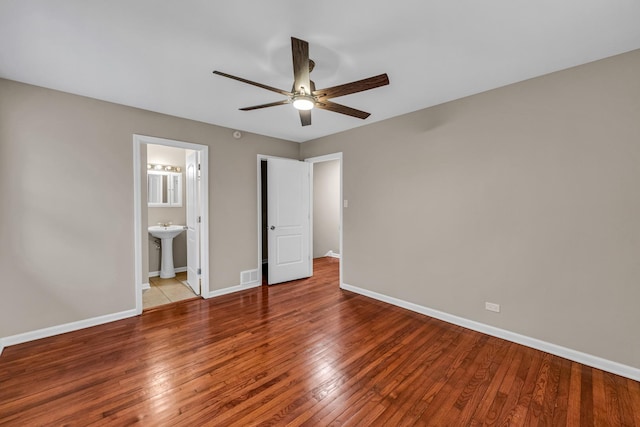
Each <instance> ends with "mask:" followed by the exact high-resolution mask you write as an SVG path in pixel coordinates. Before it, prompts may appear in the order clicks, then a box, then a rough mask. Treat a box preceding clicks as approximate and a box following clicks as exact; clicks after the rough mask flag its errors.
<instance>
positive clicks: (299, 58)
mask: <svg viewBox="0 0 640 427" xmlns="http://www.w3.org/2000/svg"><path fill="white" fill-rule="evenodd" d="M291 56H292V57H293V90H294V91H295V92H302V88H304V92H305V93H306V94H307V95H310V94H311V87H310V82H309V43H307V42H306V41H304V40H300V39H297V38H295V37H291Z"/></svg>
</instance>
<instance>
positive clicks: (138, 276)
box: [133, 134, 210, 314]
mask: <svg viewBox="0 0 640 427" xmlns="http://www.w3.org/2000/svg"><path fill="white" fill-rule="evenodd" d="M142 144H156V145H166V146H169V147H176V148H183V149H185V150H194V151H199V152H200V177H201V188H200V191H201V196H202V199H201V202H202V203H201V205H200V212H201V214H202V222H201V224H200V242H201V243H200V248H201V252H200V268H201V273H202V275H201V276H200V278H201V282H200V283H201V288H200V294H201V295H202V297H203V298H209V296H210V295H209V147H208V146H206V145H201V144H193V143H190V142H184V141H176V140H173V139H165V138H157V137H154V136H146V135H137V134H133V244H134V257H135V260H134V270H135V271H134V280H135V294H136V314H140V313H142V234H141V233H142V202H141V200H140V197H141V194H142V191H141V188H142V187H141V186H142V184H143V183H142V182H141V181H142V179H141V175H142V170H141V164H140V161H141V160H142V159H141V156H140V148H141V147H142Z"/></svg>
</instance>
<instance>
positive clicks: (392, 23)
mask: <svg viewBox="0 0 640 427" xmlns="http://www.w3.org/2000/svg"><path fill="white" fill-rule="evenodd" d="M291 36H295V37H298V38H301V39H304V40H307V41H308V42H309V44H310V57H311V58H312V59H314V60H315V62H316V68H315V70H314V71H313V73H312V74H311V77H312V79H313V80H314V81H315V83H316V86H317V87H318V88H324V87H329V86H334V85H337V84H342V83H347V82H351V81H354V80H359V79H362V78H366V77H370V76H373V75H376V74H380V73H384V72H386V73H387V74H388V75H389V79H390V81H391V83H390V85H389V86H385V87H382V88H378V89H374V90H371V91H368V92H362V93H358V94H353V95H349V96H345V97H341V98H336V99H335V102H338V103H341V104H344V105H348V106H350V107H354V108H357V109H361V110H365V111H368V112H370V113H371V116H370V117H369V118H368V119H366V120H360V119H356V118H353V117H349V116H343V115H341V114H336V113H332V112H328V111H321V110H314V111H313V114H312V117H313V124H312V125H311V126H306V127H302V126H301V125H300V121H299V119H298V116H297V112H296V111H295V110H294V109H293V107H292V106H290V105H284V106H278V107H272V108H267V109H262V110H255V111H249V112H243V111H238V108H240V107H246V106H251V105H256V104H261V103H266V102H272V101H278V100H280V99H283V97H281V96H280V95H278V94H276V93H273V92H269V91H266V90H264V89H260V88H257V87H254V86H250V85H245V84H243V83H240V82H236V81H234V80H230V79H226V78H224V77H220V76H216V75H214V74H212V71H213V70H220V71H223V72H226V73H229V74H234V75H237V76H241V77H244V78H247V79H249V80H254V81H258V82H260V83H263V84H267V85H270V86H275V87H278V88H282V89H285V90H290V89H291V85H292V83H293V75H292V68H291V67H292V65H291V44H290V43H291V42H290V37H291ZM638 48H640V1H637V0H537V1H531V0H527V1H525V0H485V1H478V0H457V1H456V0H454V1H450V0H449V1H444V0H441V1H435V0H411V1H407V0H397V1H389V0H385V1H381V0H340V1H338V0H317V1H307V0H269V1H264V0H263V1H259V0H254V1H247V0H240V1H239V0H233V1H225V2H221V1H211V0H199V1H196V0H181V1H169V0H165V1H159V0H109V1H104V0H102V1H97V0H0V77H4V78H7V79H11V80H17V81H21V82H26V83H30V84H34V85H38V86H44V87H48V88H53V89H57V90H61V91H65V92H71V93H75V94H79V95H84V96H89V97H93V98H98V99H103V100H107V101H111V102H116V103H119V104H125V105H130V106H134V107H139V108H144V109H147V110H152V111H157V112H161V113H166V114H171V115H174V116H179V117H185V118H189V119H194V120H199V121H202V122H207V123H213V124H216V125H221V126H226V127H229V128H232V129H239V130H244V131H249V132H255V133H259V134H263V135H269V136H274V137H278V138H284V139H287V140H291V141H298V142H302V141H307V140H310V139H314V138H318V137H321V136H325V135H330V134H333V133H336V132H341V131H344V130H347V129H351V128H354V127H357V126H362V125H365V124H368V123H372V122H375V121H379V120H383V119H387V118H390V117H394V116H398V115H401V114H405V113H408V112H411V111H416V110H419V109H422V108H426V107H429V106H432V105H436V104H440V103H443V102H446V101H450V100H453V99H457V98H461V97H464V96H468V95H471V94H474V93H478V92H482V91H485V90H488V89H492V88H496V87H500V86H504V85H507V84H510V83H514V82H517V81H521V80H525V79H528V78H531V77H535V76H539V75H542V74H547V73H549V72H552V71H556V70H561V69H564V68H568V67H571V66H575V65H579V64H583V63H586V62H590V61H594V60H597V59H601V58H605V57H608V56H612V55H615V54H619V53H623V52H627V51H630V50H634V49H638ZM638 71H639V73H638V75H639V76H640V70H638Z"/></svg>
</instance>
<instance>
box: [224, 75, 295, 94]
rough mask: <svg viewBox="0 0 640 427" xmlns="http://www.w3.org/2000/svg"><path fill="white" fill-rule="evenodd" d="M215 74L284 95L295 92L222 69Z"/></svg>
mask: <svg viewBox="0 0 640 427" xmlns="http://www.w3.org/2000/svg"><path fill="white" fill-rule="evenodd" d="M213 74H217V75H219V76H222V77H228V78H230V79H233V80H238V81H239V82H242V83H247V84H250V85H253V86H258V87H261V88H262V89H266V90H270V91H272V92H276V93H280V94H282V95H284V96H293V94H292V93H291V92H287V91H286V90H282V89H278V88H275V87H271V86H267V85H263V84H262V83H256V82H252V81H251V80H247V79H243V78H242V77H236V76H232V75H231V74H227V73H223V72H222V71H214V72H213Z"/></svg>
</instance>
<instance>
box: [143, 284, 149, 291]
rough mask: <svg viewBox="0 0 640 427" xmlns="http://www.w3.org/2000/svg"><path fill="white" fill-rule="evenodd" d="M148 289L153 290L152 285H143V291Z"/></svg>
mask: <svg viewBox="0 0 640 427" xmlns="http://www.w3.org/2000/svg"><path fill="white" fill-rule="evenodd" d="M146 289H151V285H150V284H148V283H143V284H142V290H143V291H144V290H146Z"/></svg>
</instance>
